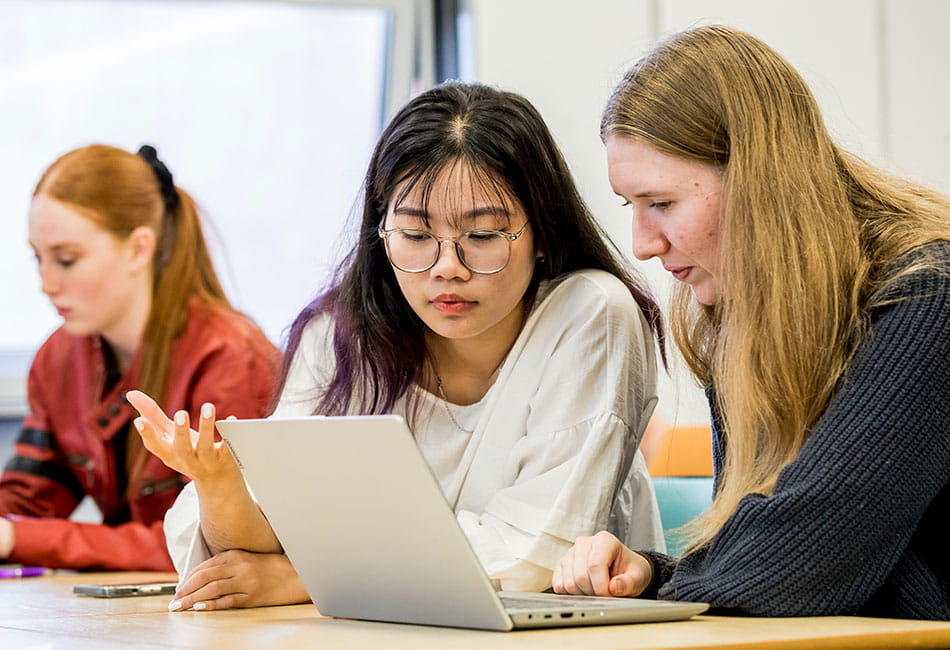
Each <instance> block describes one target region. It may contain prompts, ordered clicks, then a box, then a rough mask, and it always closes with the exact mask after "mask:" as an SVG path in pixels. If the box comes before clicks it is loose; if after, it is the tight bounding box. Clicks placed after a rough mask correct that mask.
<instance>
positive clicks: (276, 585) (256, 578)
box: [168, 550, 310, 612]
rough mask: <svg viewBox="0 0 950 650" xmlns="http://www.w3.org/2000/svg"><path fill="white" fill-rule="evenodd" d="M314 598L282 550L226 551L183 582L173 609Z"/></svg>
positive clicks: (170, 604)
mask: <svg viewBox="0 0 950 650" xmlns="http://www.w3.org/2000/svg"><path fill="white" fill-rule="evenodd" d="M309 600H310V597H309V596H308V595H307V590H306V589H305V588H304V586H303V583H302V582H301V581H300V578H299V577H298V576H297V572H296V571H295V570H294V567H293V565H291V563H290V560H289V559H288V558H287V556H286V555H284V554H282V553H248V552H246V551H237V550H235V551H224V552H223V553H219V554H217V555H215V556H214V557H212V558H210V559H208V560H205V561H204V562H202V563H201V564H199V565H198V566H196V567H195V568H194V570H193V571H192V572H191V573H190V574H189V575H188V577H187V578H186V579H185V580H184V582H182V583H181V584H180V585H179V587H178V591H176V592H175V598H174V599H173V600H172V601H171V603H169V605H168V609H169V610H170V611H173V612H174V611H179V610H181V611H184V610H188V609H194V610H208V611H211V610H216V609H230V608H232V607H264V606H268V605H289V604H292V603H303V602H307V601H309Z"/></svg>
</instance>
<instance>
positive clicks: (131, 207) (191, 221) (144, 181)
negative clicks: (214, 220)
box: [33, 144, 231, 404]
mask: <svg viewBox="0 0 950 650" xmlns="http://www.w3.org/2000/svg"><path fill="white" fill-rule="evenodd" d="M168 182H169V183H171V179H170V177H169V179H168ZM167 191H168V192H169V193H170V192H174V193H176V194H177V200H174V199H172V202H171V203H169V199H168V197H166V196H164V195H163V193H162V187H161V183H160V182H159V178H158V176H157V175H156V171H155V169H154V168H153V167H152V166H151V165H150V164H149V163H148V162H146V160H145V158H143V157H142V156H140V155H136V154H133V153H130V152H128V151H125V150H123V149H118V148H116V147H110V146H107V145H101V144H95V145H89V146H86V147H82V148H79V149H75V150H73V151H70V152H69V153H66V154H64V155H63V156H61V157H60V158H58V159H57V160H56V161H55V162H54V163H53V164H52V165H50V167H49V168H48V169H47V170H46V171H45V172H44V173H43V176H42V177H41V178H40V180H39V182H38V183H37V184H36V189H35V190H34V192H33V196H38V195H40V194H43V195H46V196H49V197H51V198H53V199H56V200H57V201H61V202H63V203H67V204H70V205H73V206H77V207H79V208H81V209H82V213H83V214H85V215H87V216H88V217H89V218H90V219H91V220H93V221H94V222H95V223H96V224H97V225H98V226H100V227H102V228H104V229H106V230H108V231H109V232H111V233H112V234H113V235H115V236H116V237H117V238H119V239H123V240H124V239H125V238H127V237H128V236H129V235H130V234H131V233H132V231H133V230H135V229H136V228H138V227H139V226H147V227H148V228H151V229H152V231H154V233H155V238H156V241H157V242H158V245H157V247H156V250H155V255H154V258H153V261H152V264H153V290H152V306H151V311H150V312H149V316H148V320H147V322H146V325H145V335H144V340H143V344H142V347H143V349H142V360H141V365H140V371H139V388H140V389H141V390H142V391H144V392H146V393H148V394H149V395H151V396H152V397H154V398H155V400H156V401H157V402H158V403H159V404H162V403H163V397H164V394H165V390H166V387H167V386H166V384H167V381H168V360H169V352H170V351H171V347H172V344H173V343H174V340H175V339H176V338H177V337H178V336H179V335H180V334H181V333H182V331H183V330H184V327H185V324H186V323H187V320H188V312H189V307H188V305H189V301H190V300H191V298H192V296H197V297H198V298H199V299H201V300H202V301H204V302H205V303H206V304H208V305H209V306H213V307H220V308H223V309H228V310H230V309H231V305H230V303H229V302H228V299H227V297H226V296H225V294H224V290H223V289H222V287H221V283H220V282H219V281H218V276H217V274H216V273H215V270H214V266H213V265H212V262H211V256H210V254H209V252H208V247H207V245H206V244H205V239H204V235H203V234H202V230H201V223H200V221H199V219H198V209H197V207H196V205H195V202H194V200H192V198H191V197H190V196H189V195H188V193H187V192H185V191H184V190H182V189H181V188H178V187H173V186H172V187H169V188H168V190H167ZM169 206H170V207H171V209H170V210H169V209H168V208H169Z"/></svg>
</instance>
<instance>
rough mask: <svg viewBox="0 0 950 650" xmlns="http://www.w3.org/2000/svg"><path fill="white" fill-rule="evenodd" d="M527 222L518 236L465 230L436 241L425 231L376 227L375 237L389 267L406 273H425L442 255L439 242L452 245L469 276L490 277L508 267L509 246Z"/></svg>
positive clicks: (492, 231)
mask: <svg viewBox="0 0 950 650" xmlns="http://www.w3.org/2000/svg"><path fill="white" fill-rule="evenodd" d="M527 227H528V222H527V221H525V223H524V225H523V226H521V230H519V231H518V232H502V231H500V230H469V231H468V232H463V233H462V234H461V235H459V236H458V237H436V236H435V235H434V234H432V233H431V232H429V231H428V230H418V229H416V228H393V229H391V230H384V229H383V227H382V225H380V226H379V236H380V238H381V239H382V240H383V242H384V243H385V247H386V255H387V257H389V261H390V263H392V265H393V266H395V267H396V268H397V269H399V270H400V271H405V272H406V273H423V272H424V271H428V270H429V269H431V268H432V267H433V266H435V264H436V262H438V261H439V255H441V254H442V242H452V243H453V244H455V254H456V255H458V258H459V261H460V262H461V263H462V264H463V265H464V266H465V268H467V269H468V270H469V271H472V272H473V273H482V274H485V275H490V274H492V273H498V272H499V271H501V270H503V269H504V268H505V267H506V266H508V260H509V259H510V258H511V242H513V241H515V240H516V239H518V237H521V235H522V233H524V231H525V228H527Z"/></svg>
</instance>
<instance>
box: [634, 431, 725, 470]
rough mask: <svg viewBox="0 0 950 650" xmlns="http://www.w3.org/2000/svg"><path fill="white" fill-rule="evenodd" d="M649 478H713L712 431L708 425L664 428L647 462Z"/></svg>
mask: <svg viewBox="0 0 950 650" xmlns="http://www.w3.org/2000/svg"><path fill="white" fill-rule="evenodd" d="M647 469H648V470H649V471H650V476H654V477H655V476H712V469H713V463H712V431H711V430H710V428H709V427H708V426H692V427H671V428H669V429H667V430H666V431H665V432H664V433H663V434H662V436H661V437H660V440H659V441H658V442H657V443H656V446H655V448H654V449H653V450H652V453H651V454H650V458H649V459H648V461H647Z"/></svg>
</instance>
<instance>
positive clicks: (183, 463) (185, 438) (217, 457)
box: [127, 390, 241, 484]
mask: <svg viewBox="0 0 950 650" xmlns="http://www.w3.org/2000/svg"><path fill="white" fill-rule="evenodd" d="M127 397H128V399H129V403H131V404H132V406H134V407H135V409H136V410H137V411H138V412H139V414H140V415H141V417H138V418H136V419H135V422H134V424H135V428H136V429H137V430H138V432H139V435H141V436H142V442H143V443H144V445H145V448H146V449H148V450H149V451H150V452H152V453H153V454H155V455H156V456H158V457H159V458H161V459H162V462H163V463H165V464H166V465H168V466H169V467H171V468H172V469H174V470H176V471H178V472H181V473H182V474H184V475H185V476H188V477H189V478H191V479H192V480H194V481H197V482H198V483H199V484H200V483H202V482H206V481H219V480H240V475H241V474H240V470H239V469H238V466H237V463H235V462H234V458H233V457H232V456H231V452H230V451H229V450H228V448H227V445H225V444H224V443H222V442H215V441H214V417H215V409H214V405H213V404H209V403H205V404H203V405H202V407H201V418H200V420H199V422H198V430H197V431H195V430H194V429H191V428H190V426H189V424H190V422H189V420H190V418H189V416H188V413H187V411H178V412H177V413H175V419H174V421H173V420H170V419H169V418H168V417H167V416H166V415H165V413H164V412H163V411H162V409H161V408H160V407H159V406H158V404H156V403H155V401H154V400H153V399H152V398H150V397H149V396H148V395H146V394H145V393H142V392H140V391H137V390H133V391H129V393H128V394H127Z"/></svg>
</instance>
